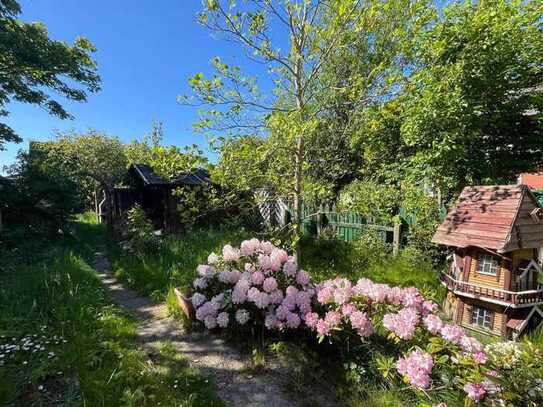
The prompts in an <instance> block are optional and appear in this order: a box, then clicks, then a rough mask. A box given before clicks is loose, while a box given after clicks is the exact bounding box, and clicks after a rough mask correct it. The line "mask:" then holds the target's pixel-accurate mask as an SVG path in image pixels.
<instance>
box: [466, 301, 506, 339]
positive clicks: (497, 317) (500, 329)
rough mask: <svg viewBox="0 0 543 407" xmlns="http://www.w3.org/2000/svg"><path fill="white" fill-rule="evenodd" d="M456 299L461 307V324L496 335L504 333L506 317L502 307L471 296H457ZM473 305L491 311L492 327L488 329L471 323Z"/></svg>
mask: <svg viewBox="0 0 543 407" xmlns="http://www.w3.org/2000/svg"><path fill="white" fill-rule="evenodd" d="M458 301H459V303H460V308H462V320H461V321H460V322H461V325H463V326H464V327H467V328H470V329H473V330H476V331H480V332H484V333H489V334H493V335H498V336H502V335H505V331H504V327H505V325H506V320H507V317H506V316H505V315H504V312H505V309H504V307H502V306H501V305H497V304H492V303H488V302H484V301H479V300H475V299H471V298H458ZM474 306H476V307H481V308H485V309H488V310H490V311H492V312H493V318H492V328H491V329H490V330H489V329H486V328H483V327H480V326H478V325H476V324H474V323H473V321H472V309H473V307H474Z"/></svg>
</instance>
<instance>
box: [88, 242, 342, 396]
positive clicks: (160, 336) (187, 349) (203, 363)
mask: <svg viewBox="0 0 543 407" xmlns="http://www.w3.org/2000/svg"><path fill="white" fill-rule="evenodd" d="M96 270H97V272H98V275H99V276H100V279H101V280H102V284H103V285H104V287H105V288H106V290H107V291H108V292H109V293H110V295H111V296H112V297H113V299H114V300H115V301H116V302H117V303H118V304H119V305H121V306H122V307H124V308H126V309H127V310H129V311H131V312H132V313H133V314H134V315H135V316H136V318H137V319H138V320H139V321H140V322H139V326H138V330H137V335H138V337H139V340H140V341H141V343H142V345H143V347H144V349H145V350H146V351H147V352H148V353H150V354H152V353H154V352H156V348H157V346H159V345H160V343H161V342H163V341H170V342H171V343H172V345H173V346H174V347H175V348H176V349H177V350H178V351H179V352H181V353H182V354H183V356H184V357H185V359H186V360H187V361H188V362H189V363H190V365H191V366H194V367H197V368H198V369H199V370H200V371H201V372H202V373H203V374H205V375H207V376H210V377H213V378H214V380H215V382H216V383H217V387H218V393H219V396H220V397H221V398H222V399H223V400H224V401H225V402H226V403H227V404H228V405H229V406H236V407H238V406H243V407H245V406H248V407H286V406H319V405H320V406H323V405H333V404H330V402H324V403H323V402H322V401H320V400H319V401H318V402H317V401H316V400H314V399H311V400H308V399H304V400H293V399H292V398H291V397H290V395H289V394H287V393H286V391H285V380H286V378H285V377H284V375H282V374H281V373H280V372H278V371H271V372H270V371H267V372H264V373H259V374H258V375H257V374H249V373H247V370H246V367H247V366H248V361H247V357H246V356H244V355H242V354H241V353H240V352H238V351H237V350H236V349H233V348H232V347H231V346H229V345H228V344H226V343H225V342H224V341H223V340H222V339H220V338H218V337H217V336H215V335H213V334H210V333H208V332H195V333H194V332H187V331H185V330H184V329H183V327H182V326H181V324H180V323H179V322H176V321H175V320H173V319H172V318H170V317H168V312H167V308H166V306H165V305H157V304H154V303H153V302H152V301H151V299H149V298H147V297H142V296H140V295H138V294H137V293H136V292H135V291H134V290H131V289H129V288H127V287H125V286H124V285H123V284H121V283H120V282H119V281H118V280H117V279H116V278H115V277H114V276H113V275H112V273H111V272H110V270H109V262H108V260H107V258H106V256H105V254H104V253H102V252H97V253H96Z"/></svg>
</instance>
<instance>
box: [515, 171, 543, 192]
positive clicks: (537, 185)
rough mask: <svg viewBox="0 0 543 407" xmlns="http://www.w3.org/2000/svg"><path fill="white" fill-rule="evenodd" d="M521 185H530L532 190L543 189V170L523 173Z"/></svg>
mask: <svg viewBox="0 0 543 407" xmlns="http://www.w3.org/2000/svg"><path fill="white" fill-rule="evenodd" d="M519 184H524V185H528V187H529V188H531V189H543V168H539V169H538V170H537V171H534V172H523V173H522V174H520V175H519Z"/></svg>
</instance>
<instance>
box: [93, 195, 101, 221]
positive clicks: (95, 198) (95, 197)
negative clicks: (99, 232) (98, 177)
mask: <svg viewBox="0 0 543 407" xmlns="http://www.w3.org/2000/svg"><path fill="white" fill-rule="evenodd" d="M94 213H95V214H96V222H98V223H100V210H99V208H98V188H97V187H94Z"/></svg>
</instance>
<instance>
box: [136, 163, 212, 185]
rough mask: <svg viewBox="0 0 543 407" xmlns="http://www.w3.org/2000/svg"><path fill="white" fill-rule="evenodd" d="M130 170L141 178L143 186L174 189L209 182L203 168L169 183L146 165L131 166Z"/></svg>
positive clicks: (182, 175) (181, 175) (207, 174)
mask: <svg viewBox="0 0 543 407" xmlns="http://www.w3.org/2000/svg"><path fill="white" fill-rule="evenodd" d="M131 168H132V169H133V170H134V171H135V173H136V174H137V175H138V176H139V177H140V178H141V180H142V181H143V183H144V185H148V186H165V187H175V186H181V185H199V184H204V183H209V182H211V179H210V177H209V173H208V172H207V170H205V169H204V168H197V169H195V170H192V171H189V172H187V173H184V174H180V175H179V177H178V178H176V179H175V180H173V181H169V180H167V179H165V178H162V177H160V176H159V175H157V174H155V172H154V171H153V169H152V168H151V167H150V166H149V165H147V164H132V165H131Z"/></svg>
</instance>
